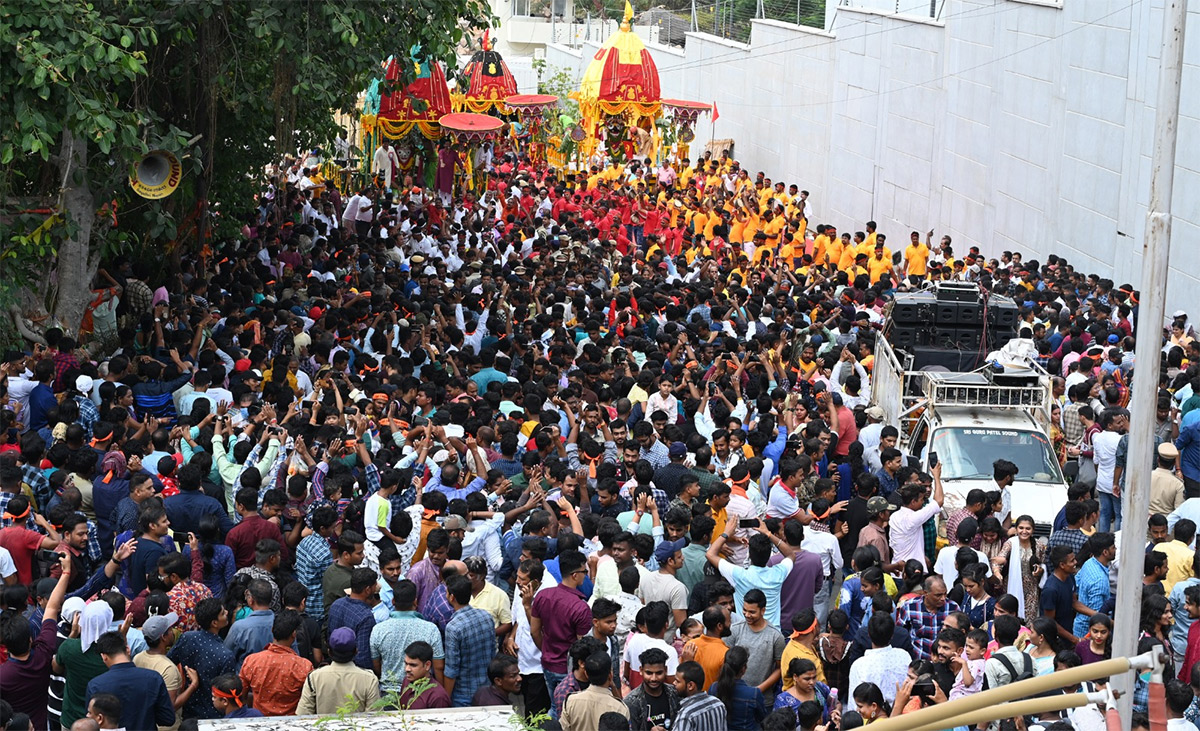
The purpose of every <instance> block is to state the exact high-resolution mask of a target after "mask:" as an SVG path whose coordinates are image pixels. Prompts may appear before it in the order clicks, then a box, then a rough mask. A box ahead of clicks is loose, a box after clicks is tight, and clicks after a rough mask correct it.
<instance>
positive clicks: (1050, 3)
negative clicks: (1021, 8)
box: [1009, 0, 1063, 10]
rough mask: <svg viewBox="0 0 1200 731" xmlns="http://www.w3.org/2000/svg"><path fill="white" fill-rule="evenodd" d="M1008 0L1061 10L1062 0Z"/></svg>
mask: <svg viewBox="0 0 1200 731" xmlns="http://www.w3.org/2000/svg"><path fill="white" fill-rule="evenodd" d="M1009 2H1014V3H1021V4H1022V5H1037V6H1039V7H1043V8H1054V9H1056V10H1062V7H1063V0H1009Z"/></svg>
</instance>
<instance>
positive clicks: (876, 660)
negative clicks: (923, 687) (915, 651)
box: [850, 612, 912, 703]
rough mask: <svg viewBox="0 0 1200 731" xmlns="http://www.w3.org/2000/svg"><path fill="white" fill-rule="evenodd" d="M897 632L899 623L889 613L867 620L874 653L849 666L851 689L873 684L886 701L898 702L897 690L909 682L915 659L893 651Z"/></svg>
mask: <svg viewBox="0 0 1200 731" xmlns="http://www.w3.org/2000/svg"><path fill="white" fill-rule="evenodd" d="M895 631H896V621H895V620H894V619H892V616H891V615H890V614H888V613H886V612H877V613H875V614H873V615H871V618H870V619H869V620H867V636H868V637H870V638H871V649H870V650H867V651H866V652H865V653H863V656H862V657H860V658H858V659H857V660H855V661H854V664H853V665H851V666H850V688H857V687H858V686H859V685H860V684H862V683H874V684H875V685H877V686H878V687H879V690H881V691H882V692H883V699H884V700H885V701H887V702H888V703H891V702H892V701H894V700H896V689H897V688H899V687H900V686H901V685H903V684H904V681H905V680H906V679H907V678H908V665H909V663H910V662H912V656H910V655H909V654H908V653H907V652H905V651H904V650H901V649H899V648H895V647H892V635H893V634H895Z"/></svg>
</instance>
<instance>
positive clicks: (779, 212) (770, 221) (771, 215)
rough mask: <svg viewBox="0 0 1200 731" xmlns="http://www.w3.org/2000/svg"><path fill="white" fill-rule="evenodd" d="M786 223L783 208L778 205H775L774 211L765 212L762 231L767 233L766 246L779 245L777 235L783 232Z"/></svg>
mask: <svg viewBox="0 0 1200 731" xmlns="http://www.w3.org/2000/svg"><path fill="white" fill-rule="evenodd" d="M786 223H787V221H786V220H785V219H784V217H783V209H782V208H780V207H779V206H775V210H774V211H768V212H767V214H766V221H764V222H763V233H764V234H766V235H767V246H770V247H772V248H774V247H776V246H779V235H780V234H781V233H782V232H783V227H784V224H786Z"/></svg>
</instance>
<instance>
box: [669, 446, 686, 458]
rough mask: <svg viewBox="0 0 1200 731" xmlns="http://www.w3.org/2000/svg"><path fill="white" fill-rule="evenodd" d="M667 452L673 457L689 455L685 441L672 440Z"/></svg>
mask: <svg viewBox="0 0 1200 731" xmlns="http://www.w3.org/2000/svg"><path fill="white" fill-rule="evenodd" d="M667 454H669V455H671V456H672V457H683V456H685V455H687V445H686V444H684V443H683V442H671V446H670V447H669V448H668V449H667Z"/></svg>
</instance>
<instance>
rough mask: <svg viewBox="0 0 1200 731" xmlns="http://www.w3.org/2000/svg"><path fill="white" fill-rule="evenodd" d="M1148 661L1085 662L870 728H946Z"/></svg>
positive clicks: (893, 730) (1148, 659)
mask: <svg viewBox="0 0 1200 731" xmlns="http://www.w3.org/2000/svg"><path fill="white" fill-rule="evenodd" d="M1151 664H1153V660H1152V659H1151V655H1150V653H1147V654H1145V655H1139V656H1137V657H1136V658H1127V657H1114V658H1113V659H1111V660H1102V661H1100V662H1095V663H1091V664H1088V665H1081V666H1079V667H1077V668H1071V669H1070V670H1063V671H1060V672H1055V673H1050V674H1049V675H1041V676H1038V677H1036V678H1030V679H1029V680H1022V681H1021V682H1019V683H1010V684H1008V685H1003V686H1001V687H999V688H993V689H992V690H985V691H983V692H982V693H975V694H974V695H970V696H967V697H965V698H959V699H958V700H954V701H950V702H949V703H941V704H939V705H936V706H930V707H929V708H922V709H921V710H919V711H914V712H912V713H908V714H905V715H903V716H897V717H896V718H887V719H884V720H882V721H876V722H875V723H872V724H871V731H910V730H911V729H918V728H925V727H926V726H931V725H934V724H938V725H939V727H940V728H947V724H946V723H945V721H946V719H950V718H954V717H955V716H959V715H962V714H966V713H970V712H973V711H981V710H984V709H986V708H988V707H990V706H995V705H997V704H1000V703H1006V702H1008V701H1013V700H1016V699H1018V698H1027V697H1029V696H1032V695H1037V694H1038V693H1044V692H1046V691H1048V690H1056V689H1058V688H1063V687H1067V686H1072V685H1078V684H1079V683H1082V682H1084V681H1087V680H1096V679H1098V678H1108V677H1111V676H1114V675H1120V674H1122V673H1125V672H1128V671H1129V669H1130V668H1132V667H1143V668H1144V667H1149V666H1150V665H1151Z"/></svg>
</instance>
